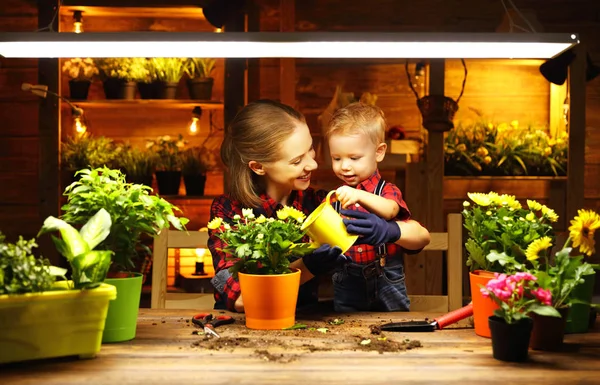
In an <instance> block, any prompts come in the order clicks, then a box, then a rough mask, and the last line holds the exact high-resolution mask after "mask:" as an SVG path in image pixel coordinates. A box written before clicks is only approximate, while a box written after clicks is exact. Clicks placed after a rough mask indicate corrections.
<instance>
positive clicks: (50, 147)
mask: <svg viewBox="0 0 600 385" xmlns="http://www.w3.org/2000/svg"><path fill="white" fill-rule="evenodd" d="M58 6H59V0H40V1H38V28H40V29H43V28H46V27H48V26H49V25H50V23H52V25H51V27H52V30H53V31H56V32H51V31H48V30H44V31H45V32H40V33H58V17H54V16H55V13H56V12H57V9H58ZM59 70H60V69H59V65H58V59H39V60H38V83H39V84H45V85H47V86H48V89H49V90H52V91H55V92H57V93H58V94H61V91H60V81H59ZM59 104H60V103H59V101H58V99H56V98H55V97H54V96H51V95H48V96H47V98H46V99H44V100H42V101H41V103H40V107H39V119H38V131H39V137H40V149H39V151H40V157H39V175H38V177H39V199H40V204H39V216H40V226H41V224H42V223H43V221H44V220H45V219H46V218H47V217H48V216H50V215H52V216H55V217H58V214H59V204H60V203H59V197H60V191H59V186H60V172H59V170H60V114H59ZM39 245H40V252H41V254H42V255H43V256H44V257H46V258H48V259H49V260H50V262H51V263H52V264H53V265H55V266H61V265H63V266H64V265H66V261H64V260H63V258H61V257H60V255H59V254H58V253H57V251H56V247H55V246H54V243H53V242H52V240H51V238H50V237H42V238H40V239H39Z"/></svg>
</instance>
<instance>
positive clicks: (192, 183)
mask: <svg viewBox="0 0 600 385" xmlns="http://www.w3.org/2000/svg"><path fill="white" fill-rule="evenodd" d="M183 182H184V183H185V195H194V196H201V195H204V186H205V185H206V175H201V174H200V175H184V176H183Z"/></svg>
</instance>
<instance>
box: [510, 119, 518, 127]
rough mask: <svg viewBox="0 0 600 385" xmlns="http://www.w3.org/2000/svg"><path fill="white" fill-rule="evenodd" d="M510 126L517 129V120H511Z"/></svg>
mask: <svg viewBox="0 0 600 385" xmlns="http://www.w3.org/2000/svg"><path fill="white" fill-rule="evenodd" d="M510 125H511V126H512V127H513V128H519V121H518V120H513V121H512V122H510Z"/></svg>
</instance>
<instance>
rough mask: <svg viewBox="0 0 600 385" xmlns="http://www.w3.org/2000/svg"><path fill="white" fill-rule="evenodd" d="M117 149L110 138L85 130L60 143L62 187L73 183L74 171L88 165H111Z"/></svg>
mask: <svg viewBox="0 0 600 385" xmlns="http://www.w3.org/2000/svg"><path fill="white" fill-rule="evenodd" d="M118 153H119V151H118V148H117V147H116V146H115V144H114V142H113V140H112V139H110V138H107V137H104V136H92V135H90V134H89V133H88V132H85V133H84V134H83V135H80V136H70V137H67V139H66V141H64V142H62V143H61V167H60V168H61V172H62V173H63V175H62V176H61V178H62V184H63V186H64V187H66V186H68V185H69V184H71V183H73V181H74V180H75V172H76V171H77V170H81V169H84V168H88V167H94V168H95V167H101V166H109V167H110V166H112V165H113V163H114V161H115V158H116V157H117V155H118Z"/></svg>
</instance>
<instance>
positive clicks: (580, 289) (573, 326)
mask: <svg viewBox="0 0 600 385" xmlns="http://www.w3.org/2000/svg"><path fill="white" fill-rule="evenodd" d="M595 280H596V272H594V273H592V274H588V275H584V276H583V283H582V284H579V285H577V286H575V288H574V289H573V292H572V293H571V295H572V297H573V298H575V299H577V300H579V301H582V302H586V303H574V304H572V305H571V311H570V312H569V316H568V317H567V325H566V328H565V333H569V334H571V333H586V332H587V331H588V329H589V324H590V305H589V304H590V303H591V302H592V296H593V294H594V283H595Z"/></svg>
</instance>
